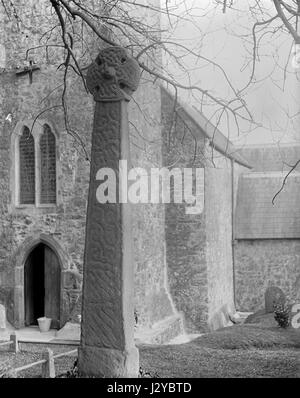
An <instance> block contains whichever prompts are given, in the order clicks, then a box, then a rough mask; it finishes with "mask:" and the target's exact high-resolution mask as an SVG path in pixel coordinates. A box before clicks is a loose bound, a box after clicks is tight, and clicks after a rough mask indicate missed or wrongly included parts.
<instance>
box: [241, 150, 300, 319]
mask: <svg viewBox="0 0 300 398" xmlns="http://www.w3.org/2000/svg"><path fill="white" fill-rule="evenodd" d="M299 149H300V147H299V145H293V144H280V145H266V146H248V147H244V148H241V149H240V153H241V154H242V155H243V156H245V158H246V159H247V160H248V161H249V162H250V163H251V164H252V165H253V171H252V172H251V173H247V174H245V175H244V176H242V177H241V178H240V180H239V184H238V195H237V200H238V203H237V208H236V210H237V213H238V214H236V216H237V217H238V218H237V219H236V223H237V224H238V225H236V230H235V239H236V240H235V245H234V258H235V286H236V289H235V290H236V306H237V309H238V310H240V311H257V310H259V309H262V308H264V294H265V291H266V289H267V288H268V287H269V286H278V287H280V288H281V289H282V290H283V291H284V293H285V294H286V295H287V297H288V299H289V300H290V302H292V303H293V302H299V300H300V268H299V266H300V240H299V238H300V236H299V223H298V221H299V218H298V214H299V212H297V208H298V204H299V203H298V200H297V198H298V191H299V170H297V171H296V172H294V173H293V174H292V175H291V177H290V178H289V179H288V181H287V183H286V186H285V188H284V189H283V191H282V192H281V193H280V195H279V196H278V197H277V198H276V200H275V202H274V205H273V204H272V198H273V197H274V195H275V194H276V192H278V190H279V189H280V187H281V185H282V181H283V179H284V177H285V175H286V173H287V171H288V170H290V168H289V167H288V165H291V164H295V163H296V161H297V160H298V159H299V156H300V151H299ZM287 238H289V239H287Z"/></svg>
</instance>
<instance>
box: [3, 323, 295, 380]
mask: <svg viewBox="0 0 300 398" xmlns="http://www.w3.org/2000/svg"><path fill="white" fill-rule="evenodd" d="M46 347H47V345H45V344H28V343H26V344H21V351H20V352H19V353H18V354H16V355H15V354H13V353H10V352H8V351H7V348H0V365H1V363H3V362H5V361H8V363H9V364H10V366H12V367H14V368H15V367H18V366H22V365H25V364H27V363H30V362H34V361H36V360H39V359H41V358H42V353H43V352H45V349H46ZM49 348H51V349H52V350H53V351H54V352H55V353H58V352H65V351H70V350H72V349H73V348H75V347H72V346H54V345H51V346H49ZM139 350H140V365H141V367H142V368H143V370H144V371H146V372H149V373H150V374H155V373H156V374H157V375H158V377H167V378H172V377H183V378H193V377H222V378H223V377H269V378H280V377H283V378H295V377H300V331H298V332H297V331H295V330H292V329H287V330H284V329H280V328H279V327H265V326H261V325H255V324H254V325H253V324H245V325H235V326H232V327H230V328H224V329H220V330H218V331H215V332H212V333H207V334H205V335H202V336H200V337H199V338H197V339H196V340H194V341H192V342H190V343H186V344H180V345H164V346H154V345H144V346H140V347H139ZM75 358H76V357H75V356H73V357H63V358H59V359H57V360H55V363H56V374H57V375H61V374H63V373H66V372H67V371H68V370H71V368H72V366H73V364H74V360H75ZM0 367H1V366H0ZM19 377H32V378H33V377H41V365H38V366H36V367H34V368H32V369H29V370H26V371H23V372H21V373H20V374H19Z"/></svg>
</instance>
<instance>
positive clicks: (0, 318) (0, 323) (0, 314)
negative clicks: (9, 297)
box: [0, 304, 6, 331]
mask: <svg viewBox="0 0 300 398" xmlns="http://www.w3.org/2000/svg"><path fill="white" fill-rule="evenodd" d="M5 329H6V314H5V307H4V305H3V304H0V331H3V330H5Z"/></svg>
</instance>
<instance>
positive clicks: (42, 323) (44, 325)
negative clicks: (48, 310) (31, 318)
mask: <svg viewBox="0 0 300 398" xmlns="http://www.w3.org/2000/svg"><path fill="white" fill-rule="evenodd" d="M37 321H38V324H39V328H40V331H41V332H42V333H43V332H49V330H50V326H51V321H52V319H51V318H47V317H45V316H44V317H42V318H38V320H37Z"/></svg>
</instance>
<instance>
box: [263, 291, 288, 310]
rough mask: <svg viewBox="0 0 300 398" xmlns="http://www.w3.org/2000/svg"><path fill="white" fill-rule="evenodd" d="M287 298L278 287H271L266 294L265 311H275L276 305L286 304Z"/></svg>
mask: <svg viewBox="0 0 300 398" xmlns="http://www.w3.org/2000/svg"><path fill="white" fill-rule="evenodd" d="M285 302H286V297H285V294H284V293H283V291H282V290H281V289H280V288H279V287H277V286H270V287H268V288H267V290H266V292H265V311H266V313H270V312H273V311H274V304H285Z"/></svg>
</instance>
